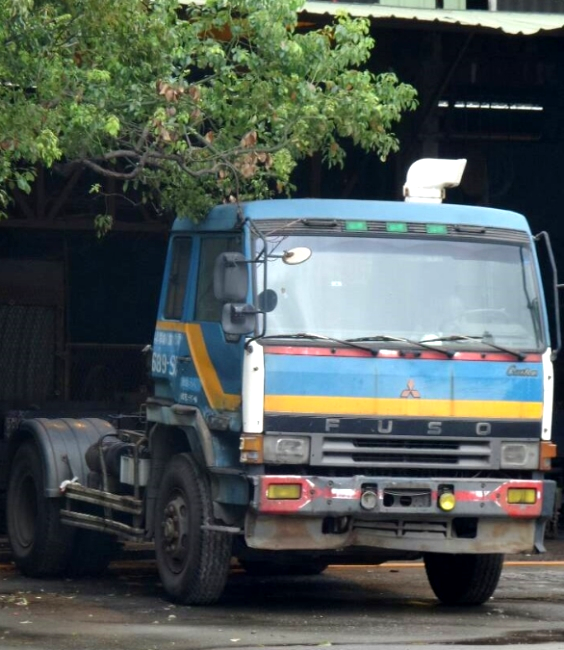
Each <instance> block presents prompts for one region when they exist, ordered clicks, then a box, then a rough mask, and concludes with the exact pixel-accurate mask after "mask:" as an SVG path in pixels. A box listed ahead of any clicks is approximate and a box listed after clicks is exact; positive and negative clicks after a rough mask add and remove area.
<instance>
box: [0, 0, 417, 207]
mask: <svg viewBox="0 0 564 650" xmlns="http://www.w3.org/2000/svg"><path fill="white" fill-rule="evenodd" d="M302 4H303V3H302V2H298V1H297V0H207V1H206V2H205V3H202V4H200V3H199V4H193V3H190V2H187V1H184V2H183V3H182V4H179V2H178V0H0V40H1V43H2V52H3V55H2V57H0V80H1V85H0V102H1V111H0V209H2V210H3V211H4V212H5V211H6V208H7V205H8V201H9V197H10V192H11V191H12V190H13V188H15V187H17V188H19V189H20V190H22V191H26V192H28V191H29V190H30V186H31V184H32V183H33V181H34V178H35V173H36V169H37V166H38V165H44V166H46V167H52V166H53V165H84V166H86V167H88V168H89V169H91V170H93V171H94V172H96V173H97V174H99V175H100V176H101V177H113V178H115V179H116V180H117V181H118V182H119V183H121V184H122V189H123V190H124V191H127V189H128V187H129V186H130V185H131V184H135V186H136V187H138V188H142V190H143V192H144V193H145V196H152V197H153V198H154V199H156V201H157V202H158V204H159V205H160V206H162V207H163V208H165V209H172V210H174V211H176V212H177V213H184V214H191V215H194V214H196V215H197V214H201V212H202V211H203V210H204V209H206V208H207V207H208V206H209V205H210V204H213V203H217V202H221V201H233V200H238V199H244V198H246V197H255V198H256V197H266V196H271V195H272V194H275V193H287V192H289V191H291V189H292V186H291V174H292V170H293V169H294V167H295V165H296V163H297V161H299V160H300V159H303V158H304V157H307V156H311V155H313V154H314V153H320V154H321V155H322V157H323V159H324V161H325V162H326V163H327V164H328V165H336V164H337V165H341V164H343V161H344V157H345V154H344V149H343V143H344V142H347V141H351V142H353V143H354V144H356V145H358V146H359V147H361V148H362V149H363V150H365V151H367V152H375V153H376V154H377V155H379V156H380V157H381V158H382V159H384V158H386V156H387V155H388V154H389V153H390V152H391V151H394V150H396V149H397V148H398V141H397V138H396V137H395V135H394V133H393V127H394V124H395V123H397V122H398V121H399V120H400V118H401V115H402V113H403V112H404V111H406V110H411V109H413V108H415V106H416V93H415V91H414V89H413V88H412V87H411V86H409V85H406V84H403V83H400V82H399V81H398V79H397V78H396V76H395V75H394V74H392V73H384V74H379V75H374V74H373V73H371V72H369V71H368V70H367V67H366V64H367V62H368V60H369V58H370V56H371V52H372V49H373V47H374V40H373V38H372V37H371V36H370V34H369V24H368V22H367V21H366V20H364V19H352V18H350V17H348V16H346V15H344V14H343V15H340V16H338V17H337V18H336V19H335V21H334V22H333V23H332V24H330V25H327V26H324V27H321V28H318V29H303V28H302V27H301V26H300V25H299V22H298V19H299V15H300V14H299V11H300V8H301V5H302ZM96 187H97V186H95V187H94V190H95V189H96Z"/></svg>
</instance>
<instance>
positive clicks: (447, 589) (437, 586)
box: [424, 553, 503, 605]
mask: <svg viewBox="0 0 564 650" xmlns="http://www.w3.org/2000/svg"><path fill="white" fill-rule="evenodd" d="M424 560H425V571H426V572H427V578H428V579H429V584H430V585H431V588H432V589H433V591H434V592H435V596H437V598H438V599H439V600H440V601H441V602H443V603H444V604H445V605H481V604H482V603H485V602H486V600H488V599H489V598H490V597H491V596H492V595H493V593H494V591H495V589H496V587H497V584H498V582H499V578H500V576H501V570H502V568H503V555H501V554H483V555H466V554H465V555H449V554H447V553H428V554H426V555H425V558H424Z"/></svg>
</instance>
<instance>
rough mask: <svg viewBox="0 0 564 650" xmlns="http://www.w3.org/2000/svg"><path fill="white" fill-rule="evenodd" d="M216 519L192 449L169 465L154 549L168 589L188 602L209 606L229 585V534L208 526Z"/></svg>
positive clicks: (158, 508) (158, 506)
mask: <svg viewBox="0 0 564 650" xmlns="http://www.w3.org/2000/svg"><path fill="white" fill-rule="evenodd" d="M212 522H213V506H212V499H211V490H210V484H209V479H208V477H207V475H206V474H205V472H204V470H202V469H201V468H200V466H199V465H198V464H197V463H196V462H195V461H194V459H193V458H192V456H190V455H189V454H178V455H177V456H174V457H173V458H172V459H171V460H170V461H169V463H168V465H167V466H166V468H165V471H164V475H163V478H162V482H161V485H160V488H159V494H158V497H157V504H156V528H155V551H156V557H157V567H158V570H159V575H160V578H161V581H162V584H163V587H164V588H165V590H166V592H167V593H168V594H169V596H171V598H172V599H173V600H175V601H179V602H182V603H184V604H187V605H210V604H212V603H214V602H216V601H217V600H218V599H219V597H220V596H221V594H222V593H223V588H224V587H225V582H226V581H227V576H228V574H229V568H230V563H231V546H232V540H231V536H230V535H228V534H226V533H222V532H218V531H211V530H205V529H203V528H202V526H204V525H207V524H210V523H212Z"/></svg>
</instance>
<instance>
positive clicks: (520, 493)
mask: <svg viewBox="0 0 564 650" xmlns="http://www.w3.org/2000/svg"><path fill="white" fill-rule="evenodd" d="M536 502H537V491H536V489H535V488H509V489H508V490H507V503H525V504H527V505H530V504H532V503H536Z"/></svg>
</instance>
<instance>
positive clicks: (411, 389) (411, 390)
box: [400, 379, 421, 399]
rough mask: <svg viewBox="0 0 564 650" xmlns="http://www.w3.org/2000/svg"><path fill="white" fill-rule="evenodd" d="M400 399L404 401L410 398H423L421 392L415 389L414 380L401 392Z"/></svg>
mask: <svg viewBox="0 0 564 650" xmlns="http://www.w3.org/2000/svg"><path fill="white" fill-rule="evenodd" d="M400 397H403V398H404V399H409V398H410V397H412V398H414V399H419V398H420V397H421V395H420V394H419V391H418V390H416V389H415V382H414V381H413V379H410V380H409V381H408V382H407V388H405V389H404V390H402V391H401V395H400Z"/></svg>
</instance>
